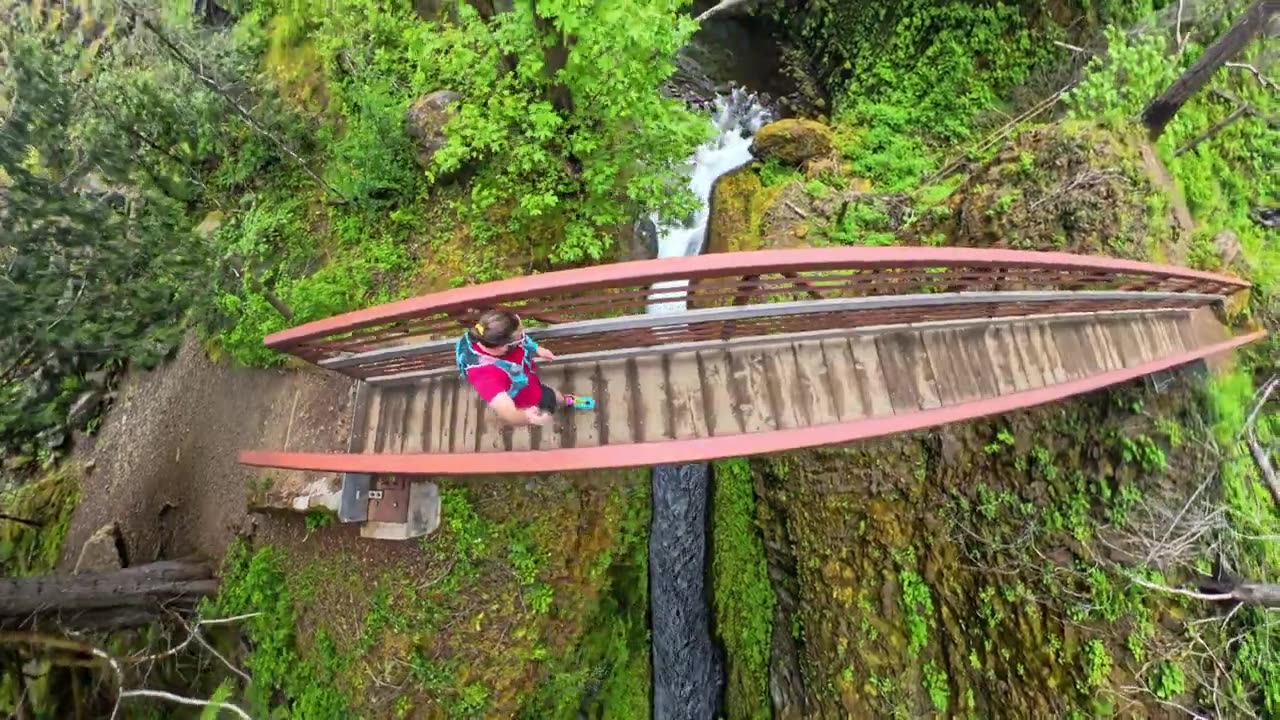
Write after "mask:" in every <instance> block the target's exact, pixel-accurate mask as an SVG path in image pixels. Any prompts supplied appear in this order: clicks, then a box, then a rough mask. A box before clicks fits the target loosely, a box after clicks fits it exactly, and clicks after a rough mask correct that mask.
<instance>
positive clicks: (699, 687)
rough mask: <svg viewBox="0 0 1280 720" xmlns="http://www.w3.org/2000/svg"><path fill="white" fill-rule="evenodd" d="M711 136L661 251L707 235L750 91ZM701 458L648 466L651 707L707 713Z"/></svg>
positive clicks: (752, 107) (733, 101)
mask: <svg viewBox="0 0 1280 720" xmlns="http://www.w3.org/2000/svg"><path fill="white" fill-rule="evenodd" d="M716 108H717V111H716V114H715V118H714V120H715V124H716V128H717V130H718V132H717V134H716V137H715V138H714V139H712V140H711V141H710V142H708V143H707V144H705V145H703V146H702V147H700V148H698V151H697V152H696V153H695V154H694V156H693V157H692V158H691V159H690V165H691V168H690V170H691V171H690V175H689V184H690V189H692V190H693V192H694V194H695V195H696V196H697V198H698V200H699V202H700V203H701V206H700V207H699V209H698V211H697V212H695V213H694V214H693V216H692V217H690V218H689V219H688V220H686V221H685V222H684V223H681V224H678V225H674V226H670V225H667V226H664V225H663V224H662V223H661V222H659V220H658V218H656V217H655V218H654V224H655V225H656V226H657V227H658V228H659V236H658V257H679V256H683V255H697V254H698V253H700V252H702V247H703V244H704V242H705V239H706V232H707V221H708V219H709V217H710V215H711V210H710V204H711V203H710V199H711V189H712V187H713V186H714V184H715V181H716V179H717V178H719V177H720V176H721V175H723V174H725V173H727V172H729V171H730V170H733V169H735V168H738V167H740V166H742V165H743V164H745V163H747V162H748V161H749V160H751V135H752V134H754V133H755V131H756V130H758V129H759V128H760V126H761V125H763V124H764V123H765V122H767V121H768V118H769V113H768V111H767V110H766V109H765V108H764V107H763V106H762V105H761V104H760V102H759V101H758V99H757V98H756V96H755V95H754V94H752V93H749V92H747V91H745V90H741V89H735V90H733V91H732V92H731V93H730V94H729V95H724V96H720V97H719V98H717V100H716ZM686 285H687V282H685V281H673V282H664V283H656V284H655V285H654V286H653V288H654V290H656V291H659V292H655V293H653V294H652V295H650V299H658V300H662V301H663V302H659V303H653V304H651V305H650V306H649V312H652V313H663V312H679V311H681V310H684V309H685V306H686V303H685V293H684V292H683V290H682V289H683V288H684V287H685V286H686ZM710 476H711V473H710V469H709V468H708V466H707V465H706V463H701V464H696V465H663V466H659V467H655V468H654V469H653V480H652V482H653V520H652V524H651V525H650V534H649V597H650V614H651V616H652V619H653V620H652V622H653V634H652V637H653V641H652V642H653V717H654V719H655V720H712V719H713V718H715V717H716V716H717V713H718V711H719V707H718V706H719V702H720V688H721V686H722V685H723V683H724V668H723V665H722V662H721V660H720V658H719V657H717V651H716V646H715V643H714V641H713V640H712V637H711V607H710V593H709V592H708V588H707V577H708V573H707V560H708V558H707V528H708V523H707V512H708V503H707V500H708V494H709V490H710V488H709V483H710Z"/></svg>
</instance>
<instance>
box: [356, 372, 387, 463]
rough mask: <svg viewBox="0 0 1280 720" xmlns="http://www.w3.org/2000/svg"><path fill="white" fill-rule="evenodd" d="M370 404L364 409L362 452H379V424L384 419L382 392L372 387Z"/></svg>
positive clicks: (369, 396)
mask: <svg viewBox="0 0 1280 720" xmlns="http://www.w3.org/2000/svg"><path fill="white" fill-rule="evenodd" d="M369 389H370V392H369V395H368V398H369V399H368V404H367V405H366V406H365V409H364V418H365V419H364V442H363V443H361V445H362V447H363V449H362V452H377V451H378V422H379V421H380V420H381V419H382V390H383V388H380V387H373V386H370V388H369Z"/></svg>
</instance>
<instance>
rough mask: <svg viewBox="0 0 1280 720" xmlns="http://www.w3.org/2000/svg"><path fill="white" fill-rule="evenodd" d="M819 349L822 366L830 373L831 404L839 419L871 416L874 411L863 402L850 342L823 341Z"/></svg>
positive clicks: (828, 376) (828, 380)
mask: <svg viewBox="0 0 1280 720" xmlns="http://www.w3.org/2000/svg"><path fill="white" fill-rule="evenodd" d="M818 349H819V351H820V352H821V353H822V364H823V365H824V366H825V367H826V370H827V372H826V378H827V382H828V384H829V387H830V388H831V402H832V405H833V407H834V408H835V411H836V415H837V417H839V418H840V420H842V421H848V420H857V419H859V418H863V417H869V416H870V415H871V410H870V409H869V408H867V407H866V403H864V402H863V399H862V388H861V387H859V385H858V367H857V361H855V360H854V359H853V349H852V348H850V347H849V341H848V340H847V339H844V338H841V339H829V340H822V341H820V342H819V343H818Z"/></svg>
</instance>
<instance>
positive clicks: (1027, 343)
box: [1009, 322, 1056, 387]
mask: <svg viewBox="0 0 1280 720" xmlns="http://www.w3.org/2000/svg"><path fill="white" fill-rule="evenodd" d="M1009 330H1010V332H1011V333H1012V334H1013V339H1014V342H1016V343H1017V347H1018V357H1019V359H1020V360H1021V361H1022V366H1023V367H1024V368H1025V369H1026V371H1027V379H1028V380H1029V381H1030V382H1031V385H1032V386H1033V387H1047V386H1049V385H1052V384H1054V382H1056V381H1055V380H1054V378H1053V371H1052V370H1050V369H1049V358H1048V353H1047V352H1046V351H1045V349H1044V343H1043V342H1042V341H1041V339H1040V335H1039V333H1036V332H1032V326H1031V323H1027V322H1016V323H1013V324H1012V325H1011V326H1010V328H1009Z"/></svg>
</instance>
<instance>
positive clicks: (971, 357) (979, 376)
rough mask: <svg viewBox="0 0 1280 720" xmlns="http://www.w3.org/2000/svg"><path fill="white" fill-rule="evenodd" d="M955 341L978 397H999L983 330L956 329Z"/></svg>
mask: <svg viewBox="0 0 1280 720" xmlns="http://www.w3.org/2000/svg"><path fill="white" fill-rule="evenodd" d="M956 341H957V344H958V347H959V350H960V354H961V357H962V358H963V359H964V363H965V365H966V366H967V367H968V368H969V372H970V374H971V376H972V377H973V379H974V382H976V383H977V388H978V393H979V396H980V397H984V398H991V397H997V396H999V395H1000V385H999V384H998V383H997V382H996V372H995V368H993V367H991V358H989V357H988V356H987V343H986V338H985V334H984V328H983V327H981V326H970V327H962V328H957V329H956Z"/></svg>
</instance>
